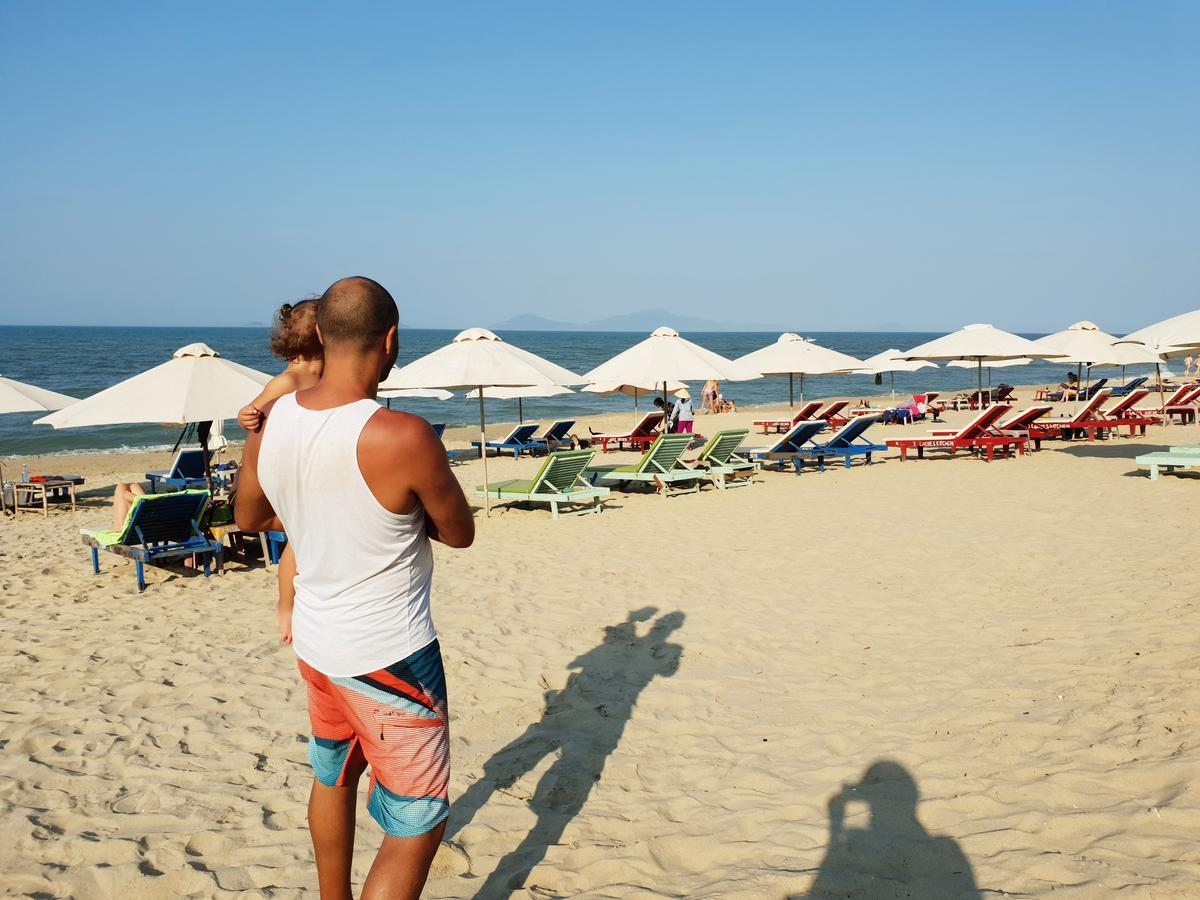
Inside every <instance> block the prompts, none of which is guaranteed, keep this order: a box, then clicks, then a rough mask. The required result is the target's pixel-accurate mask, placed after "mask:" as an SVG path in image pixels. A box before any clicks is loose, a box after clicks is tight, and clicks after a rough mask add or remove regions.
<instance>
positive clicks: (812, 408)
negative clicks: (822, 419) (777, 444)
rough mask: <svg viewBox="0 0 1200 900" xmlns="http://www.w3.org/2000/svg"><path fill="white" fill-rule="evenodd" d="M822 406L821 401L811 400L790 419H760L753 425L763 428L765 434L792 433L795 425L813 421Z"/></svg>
mask: <svg viewBox="0 0 1200 900" xmlns="http://www.w3.org/2000/svg"><path fill="white" fill-rule="evenodd" d="M822 406H824V404H823V403H822V402H821V401H820V400H810V401H809V402H808V403H805V404H804V405H803V406H801V407H800V408H799V409H798V410H796V414H795V415H794V416H792V417H791V418H790V419H758V420H756V421H755V422H753V423H752V424H754V425H757V426H761V427H762V433H763V434H770V433H771V432H772V431H774V432H777V433H779V434H783V433H785V432H787V431H790V430H791V428H792V426H793V425H796V424H797V423H799V422H806V421H808V420H809V419H811V418H812V417H813V416H814V415H815V414H816V412H817V410H818V409H820V408H821V407H822Z"/></svg>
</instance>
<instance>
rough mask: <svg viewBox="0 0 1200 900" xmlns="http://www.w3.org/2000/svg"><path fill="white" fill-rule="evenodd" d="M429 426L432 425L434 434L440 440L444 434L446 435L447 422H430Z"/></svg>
mask: <svg viewBox="0 0 1200 900" xmlns="http://www.w3.org/2000/svg"><path fill="white" fill-rule="evenodd" d="M429 424H430V427H432V428H433V433H434V434H436V435H437V436H438V437H439V438H440V437H441V436H442V435H443V434H445V433H446V423H445V422H430V423H429Z"/></svg>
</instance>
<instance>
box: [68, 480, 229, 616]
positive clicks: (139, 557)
mask: <svg viewBox="0 0 1200 900" xmlns="http://www.w3.org/2000/svg"><path fill="white" fill-rule="evenodd" d="M207 508H208V491H192V490H186V491H179V492H177V493H174V494H142V495H141V496H139V497H135V498H134V499H133V502H132V503H131V504H130V505H129V512H128V513H127V514H126V516H125V522H124V524H123V526H122V527H121V530H120V531H103V530H96V531H91V530H88V529H84V530H83V532H82V534H83V543H84V544H85V545H86V546H87V547H89V548H91V556H92V571H93V572H94V573H95V574H97V575H99V574H100V552H99V551H101V550H105V551H107V552H109V553H115V554H116V555H117V556H123V557H125V558H126V559H131V560H133V562H134V565H135V567H136V571H137V584H138V592H139V593H140V592H142V591H144V590H146V570H145V566H146V564H147V563H148V564H150V565H156V564H157V563H159V562H161V561H162V560H165V559H177V558H179V557H184V556H191V555H192V554H198V555H200V556H201V557H203V559H204V574H205V576H207V575H208V574H209V571H210V567H209V562H210V560H215V561H216V564H217V571H218V572H219V571H220V570H221V550H222V547H221V542H220V541H215V540H213V539H212V538H208V537H205V536H204V532H203V531H202V530H201V529H200V520H201V517H202V516H203V515H204V512H205V510H206V509H207Z"/></svg>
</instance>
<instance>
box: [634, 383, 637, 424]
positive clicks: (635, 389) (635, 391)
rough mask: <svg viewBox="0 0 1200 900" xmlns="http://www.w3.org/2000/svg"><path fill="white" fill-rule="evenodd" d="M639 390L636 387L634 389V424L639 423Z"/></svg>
mask: <svg viewBox="0 0 1200 900" xmlns="http://www.w3.org/2000/svg"><path fill="white" fill-rule="evenodd" d="M637 392H638V389H637V388H636V387H635V388H634V389H633V424H634V425H636V424H637V423H638V407H637Z"/></svg>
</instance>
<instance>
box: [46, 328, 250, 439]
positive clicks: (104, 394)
mask: <svg viewBox="0 0 1200 900" xmlns="http://www.w3.org/2000/svg"><path fill="white" fill-rule="evenodd" d="M270 380H271V376H270V375H267V374H265V373H263V372H258V371H255V370H254V369H251V368H248V367H246V366H243V365H239V364H238V363H235V362H231V361H230V360H228V359H224V358H223V357H222V356H221V355H220V354H219V353H217V351H216V350H213V349H212V348H211V347H209V346H208V345H207V344H200V343H196V344H188V345H187V346H186V347H180V348H179V349H178V350H176V351H175V353H174V355H173V356H172V358H171V359H170V360H168V361H167V362H165V363H162V364H161V365H158V366H155V367H154V368H153V369H148V370H146V371H145V372H142V373H141V374H140V375H134V376H133V377H132V378H127V379H125V380H124V381H122V382H119V383H117V384H114V385H113V386H112V387H110V388H106V389H105V390H103V391H100V393H98V394H92V396H90V397H87V398H86V399H84V400H79V401H78V402H76V403H72V404H71V405H70V406H67V407H64V408H62V409H60V410H59V411H58V412H54V413H51V414H50V415H48V416H43V417H42V418H40V419H38V420H37V421H36V422H35V424H38V425H52V426H53V427H55V428H81V427H84V426H87V425H135V424H140V423H145V422H160V423H162V424H165V425H187V424H189V423H191V422H212V421H217V420H219V419H236V418H237V413H238V410H239V409H241V408H242V407H243V406H245V405H246V404H247V403H249V402H250V401H251V400H253V399H254V398H255V397H256V396H258V393H259V391H261V390H262V387H263V385H264V384H266V383H267V382H268V381H270Z"/></svg>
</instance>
